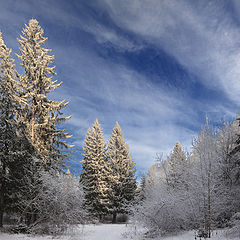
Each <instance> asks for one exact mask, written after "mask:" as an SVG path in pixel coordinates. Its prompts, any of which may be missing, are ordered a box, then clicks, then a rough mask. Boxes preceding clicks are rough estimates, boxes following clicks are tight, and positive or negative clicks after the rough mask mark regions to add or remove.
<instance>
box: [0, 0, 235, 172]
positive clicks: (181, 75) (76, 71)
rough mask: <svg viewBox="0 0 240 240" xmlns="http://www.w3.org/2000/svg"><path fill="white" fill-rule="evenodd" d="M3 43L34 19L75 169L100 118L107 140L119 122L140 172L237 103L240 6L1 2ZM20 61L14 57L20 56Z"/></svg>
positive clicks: (104, 0)
mask: <svg viewBox="0 0 240 240" xmlns="http://www.w3.org/2000/svg"><path fill="white" fill-rule="evenodd" d="M0 6H1V8H0V30H1V31H2V33H3V38H4V40H5V42H6V44H7V46H8V47H10V48H12V49H13V52H17V53H18V52H19V51H18V45H17V42H16V38H17V37H19V34H20V32H21V29H22V28H23V27H24V24H26V23H28V21H29V20H30V19H31V18H36V19H37V20H38V21H39V23H40V25H41V26H42V28H43V29H44V31H45V36H47V37H48V41H47V47H49V48H51V49H53V54H54V55H55V65H56V72H57V79H58V80H59V81H63V85H62V86H61V87H60V88H59V89H57V90H56V91H55V92H54V96H52V97H54V98H57V99H59V100H60V99H66V100H69V101H70V103H69V105H68V107H67V108H66V109H65V114H66V115H67V114H72V115H73V117H72V118H71V120H69V121H68V122H67V123H66V124H65V126H64V127H66V128H67V129H68V130H69V131H70V132H71V133H72V134H73V137H72V139H71V141H72V143H74V144H75V148H74V151H75V154H74V155H73V156H72V160H71V162H70V163H69V165H71V166H72V171H74V172H75V173H76V174H78V173H79V169H80V163H79V160H80V158H81V155H80V153H81V146H82V144H83V139H84V136H85V134H86V131H87V129H88V128H89V127H91V125H92V123H93V122H94V120H95V119H96V118H98V119H99V122H100V124H101V126H102V127H103V131H104V137H105V140H107V139H108V137H109V136H110V134H111V131H112V128H113V127H114V124H115V122H116V121H118V122H119V124H120V126H121V128H122V130H123V134H124V136H125V139H126V141H127V143H128V144H129V146H130V151H131V152H132V156H133V158H134V160H135V162H136V166H137V170H138V174H141V172H142V171H147V169H148V168H149V167H150V166H151V165H152V164H153V163H154V161H155V156H156V153H161V152H163V153H164V154H165V155H166V154H167V153H169V152H170V151H171V149H172V148H173V147H174V145H175V143H176V142H177V141H180V143H181V144H182V145H183V146H184V147H185V149H188V150H191V142H192V139H193V137H196V136H197V134H198V132H199V130H200V129H201V126H202V125H203V124H204V119H205V116H206V114H208V115H209V118H210V119H212V121H213V122H214V123H216V124H217V123H218V122H221V121H224V120H233V119H234V118H235V115H236V114H237V112H238V111H239V107H238V104H239V103H240V2H239V1H237V0H236V1H221V0H216V1H209V0H208V1H204V0H202V1H197V0H196V1H195V0H194V1H193V0H189V1H183V0H182V1H179V0H171V1H168V0H131V1H127V0H122V1H119V0H112V1H110V0H99V1H98V0H88V1H85V0H41V1H34V0H28V1H27V0H21V1H17V0H15V1H13V0H8V1H5V0H0ZM17 63H18V62H17Z"/></svg>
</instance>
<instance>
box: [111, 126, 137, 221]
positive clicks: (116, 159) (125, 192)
mask: <svg viewBox="0 0 240 240" xmlns="http://www.w3.org/2000/svg"><path fill="white" fill-rule="evenodd" d="M107 154H108V158H109V161H110V166H111V171H112V172H111V174H110V175H109V180H108V181H109V184H110V191H109V199H110V212H111V213H112V214H113V222H116V217H117V214H118V213H126V206H127V205H128V204H130V203H131V202H132V201H133V200H134V198H135V194H136V188H137V184H136V179H135V171H136V170H135V164H134V161H133V159H132V157H131V155H130V154H129V147H128V145H127V143H126V142H125V140H124V137H123V134H122V130H121V128H120V126H119V124H118V122H116V124H115V126H114V128H113V132H112V135H111V137H110V138H109V142H108V150H107Z"/></svg>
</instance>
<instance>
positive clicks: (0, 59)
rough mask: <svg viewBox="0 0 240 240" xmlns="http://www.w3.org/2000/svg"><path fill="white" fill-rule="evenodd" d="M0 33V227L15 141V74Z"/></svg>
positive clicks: (11, 60)
mask: <svg viewBox="0 0 240 240" xmlns="http://www.w3.org/2000/svg"><path fill="white" fill-rule="evenodd" d="M10 54H11V50H10V49H8V48H7V46H6V45H5V43H4V41H3V39H2V33H1V32H0V227H1V226H2V224H3V222H2V219H3V211H4V208H5V199H6V195H7V187H8V186H7V185H8V183H9V176H8V175H9V174H8V172H9V165H10V162H11V161H12V160H13V158H14V145H15V144H14V142H15V139H16V123H15V120H14V116H15V113H16V102H15V101H14V96H13V95H14V90H15V86H16V82H15V79H16V72H15V69H14V60H13V59H12V58H11V57H10Z"/></svg>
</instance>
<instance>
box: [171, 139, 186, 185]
mask: <svg viewBox="0 0 240 240" xmlns="http://www.w3.org/2000/svg"><path fill="white" fill-rule="evenodd" d="M185 166H186V155H185V153H184V151H183V150H182V147H181V144H180V143H179V142H177V143H176V145H175V147H174V149H173V151H172V153H171V155H170V158H169V159H168V174H167V182H168V184H169V185H170V186H171V187H173V188H175V187H179V186H181V185H182V184H183V182H182V181H181V180H182V174H183V171H184V167H185Z"/></svg>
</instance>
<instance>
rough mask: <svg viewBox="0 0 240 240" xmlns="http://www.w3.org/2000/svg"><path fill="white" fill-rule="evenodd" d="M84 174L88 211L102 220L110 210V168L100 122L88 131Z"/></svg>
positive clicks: (85, 143) (82, 178)
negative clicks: (108, 178) (108, 179)
mask: <svg viewBox="0 0 240 240" xmlns="http://www.w3.org/2000/svg"><path fill="white" fill-rule="evenodd" d="M83 150H84V152H85V153H84V154H82V155H83V156H84V160H83V161H82V162H81V163H82V169H83V172H82V174H81V176H80V181H81V183H82V184H83V190H84V192H85V205H86V206H87V208H88V210H89V211H90V212H91V213H92V214H93V215H94V216H97V217H99V218H100V219H101V217H102V216H103V215H105V214H106V213H107V208H108V195H107V193H108V183H107V176H108V174H109V167H108V163H107V158H106V144H105V141H104V138H103V133H102V129H101V126H100V124H99V123H98V120H97V119H96V121H95V122H94V124H93V127H92V129H90V128H89V129H88V131H87V135H86V138H85V140H84V147H83Z"/></svg>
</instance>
